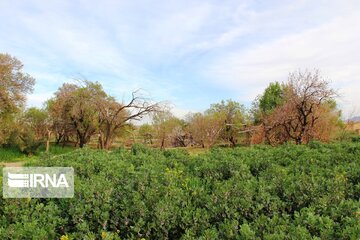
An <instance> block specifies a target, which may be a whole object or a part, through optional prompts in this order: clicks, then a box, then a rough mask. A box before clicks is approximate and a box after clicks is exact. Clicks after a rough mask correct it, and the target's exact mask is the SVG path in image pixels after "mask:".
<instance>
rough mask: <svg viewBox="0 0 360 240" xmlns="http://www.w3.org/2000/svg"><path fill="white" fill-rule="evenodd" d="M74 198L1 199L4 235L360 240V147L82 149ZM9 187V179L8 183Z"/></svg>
mask: <svg viewBox="0 0 360 240" xmlns="http://www.w3.org/2000/svg"><path fill="white" fill-rule="evenodd" d="M38 165H42V166H72V167H74V169H75V174H76V177H75V197H74V198H73V199H2V198H1V199H0V216H1V217H0V237H1V238H4V239H19V238H20V239H31V238H33V237H34V236H35V237H36V238H37V239H59V238H60V237H62V239H142V238H144V239H359V237H360V232H359V215H358V213H357V212H358V211H359V209H360V204H359V198H360V185H359V184H360V145H359V143H336V144H328V145H324V144H321V143H318V142H312V143H311V144H309V146H295V145H291V144H287V145H283V146H280V147H277V148H272V147H269V146H255V147H251V148H234V149H228V148H216V149H212V150H211V151H209V152H207V153H204V154H200V155H197V156H191V155H189V154H188V153H186V152H185V151H183V150H178V149H177V150H175V151H173V150H166V151H160V150H158V149H151V148H147V147H144V146H142V145H135V146H134V147H133V148H132V149H131V151H128V150H126V149H125V148H120V149H117V150H115V151H112V152H105V151H98V150H90V149H83V150H76V151H73V152H70V153H68V154H64V155H60V156H57V157H52V158H44V159H43V160H42V161H39V162H38ZM0 185H1V180H0Z"/></svg>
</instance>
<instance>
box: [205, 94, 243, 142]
mask: <svg viewBox="0 0 360 240" xmlns="http://www.w3.org/2000/svg"><path fill="white" fill-rule="evenodd" d="M205 115H213V116H216V117H218V118H219V119H220V120H221V121H222V122H223V125H224V126H223V128H222V131H221V134H220V137H221V138H222V139H223V140H224V141H226V142H229V143H230V145H231V146H232V147H234V146H235V145H236V143H237V141H238V136H239V134H238V133H239V131H240V129H242V127H243V125H244V124H245V121H246V114H245V108H244V106H243V105H241V104H240V103H238V102H235V101H233V100H231V99H229V100H227V101H224V100H222V101H221V102H220V103H216V104H212V105H211V106H210V108H209V109H208V110H207V111H206V112H205Z"/></svg>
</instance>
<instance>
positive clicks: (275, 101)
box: [259, 82, 284, 113]
mask: <svg viewBox="0 0 360 240" xmlns="http://www.w3.org/2000/svg"><path fill="white" fill-rule="evenodd" d="M283 101H284V87H283V86H281V85H280V84H279V83H278V82H275V83H270V85H269V86H268V87H267V88H266V89H265V92H264V94H263V95H262V96H261V98H260V99H259V107H260V110H261V111H262V112H264V113H268V112H270V111H272V110H273V109H275V108H276V107H277V106H279V105H281V103H282V102H283Z"/></svg>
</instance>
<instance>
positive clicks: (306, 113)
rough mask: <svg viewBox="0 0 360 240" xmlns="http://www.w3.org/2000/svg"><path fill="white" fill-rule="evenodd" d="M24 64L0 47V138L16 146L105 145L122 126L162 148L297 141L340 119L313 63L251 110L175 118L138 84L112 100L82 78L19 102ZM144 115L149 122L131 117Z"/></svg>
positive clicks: (28, 82) (325, 133)
mask: <svg viewBox="0 0 360 240" xmlns="http://www.w3.org/2000/svg"><path fill="white" fill-rule="evenodd" d="M22 68H23V65H22V64H21V62H20V61H19V60H17V59H16V58H15V57H12V56H10V55H8V54H0V81H1V85H0V123H1V124H0V144H2V145H17V146H21V148H22V150H23V151H27V152H31V151H33V149H36V148H37V147H38V146H39V145H40V144H42V143H45V142H46V145H47V148H48V146H49V143H50V141H54V142H55V143H56V144H63V145H65V144H68V143H70V142H72V143H74V144H75V145H78V146H79V147H83V146H84V145H85V144H87V143H89V142H90V141H92V142H97V146H98V147H99V148H101V149H109V148H110V147H111V146H112V145H113V143H114V140H115V139H117V138H119V137H121V136H124V135H125V133H126V132H128V131H132V132H133V135H136V137H134V139H135V141H136V139H139V138H141V139H142V141H144V142H145V143H148V144H153V145H156V146H159V147H161V148H165V147H168V146H173V147H186V146H200V147H211V146H213V145H214V144H219V143H220V144H226V145H230V146H235V145H236V144H238V143H243V144H251V143H262V142H266V143H270V144H272V145H276V144H281V143H284V142H288V141H293V142H295V143H296V144H302V143H307V142H309V141H310V140H312V139H317V140H322V141H328V140H329V139H330V138H331V135H332V133H333V132H334V131H335V129H336V128H337V127H338V126H339V125H340V123H341V121H340V111H338V110H337V108H336V102H335V100H334V99H335V97H336V96H337V94H336V92H335V91H334V90H333V89H331V88H330V86H329V83H328V81H326V80H325V79H323V78H322V77H321V76H320V74H319V71H316V70H315V71H312V72H310V71H304V72H301V71H298V72H294V73H292V74H290V75H289V78H288V80H287V81H286V82H284V83H277V82H276V83H271V84H270V85H269V86H268V87H267V88H266V89H265V91H264V93H263V94H262V95H260V96H259V97H258V98H257V99H256V100H255V101H254V103H253V106H252V108H251V109H250V110H246V109H245V107H244V106H243V105H241V104H240V103H238V102H236V101H233V100H227V101H221V102H220V103H217V104H212V105H211V106H210V108H209V109H207V110H206V111H204V112H203V113H189V114H188V115H187V116H186V118H185V119H179V118H176V117H175V116H174V115H173V114H171V111H170V110H169V109H168V108H167V107H166V105H165V104H164V103H160V102H154V101H152V100H151V99H149V98H146V97H145V96H144V95H143V94H142V93H141V91H135V92H133V93H132V97H131V99H130V100H129V101H128V102H118V101H117V100H116V99H115V98H114V97H112V96H110V95H109V94H107V93H106V92H105V91H104V89H103V88H102V86H101V84H100V83H98V82H90V81H87V80H81V81H77V83H75V84H74V83H65V84H63V85H62V86H61V87H60V88H59V89H58V90H57V91H56V93H55V94H54V97H53V98H51V99H49V100H48V101H46V103H45V104H44V107H43V109H38V108H29V109H25V96H26V94H28V93H31V91H32V90H33V86H34V83H35V80H34V79H33V78H32V77H31V76H30V75H28V74H26V73H24V72H23V70H22ZM146 115H148V116H151V118H152V122H151V124H149V123H148V124H143V125H142V126H140V127H137V126H135V125H134V124H133V123H134V121H136V120H140V119H142V118H143V117H144V116H146Z"/></svg>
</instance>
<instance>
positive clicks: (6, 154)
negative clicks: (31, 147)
mask: <svg viewBox="0 0 360 240" xmlns="http://www.w3.org/2000/svg"><path fill="white" fill-rule="evenodd" d="M24 157H25V154H23V153H21V152H20V151H19V150H18V149H17V148H14V147H7V148H0V162H14V161H18V160H19V159H22V158H24Z"/></svg>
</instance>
